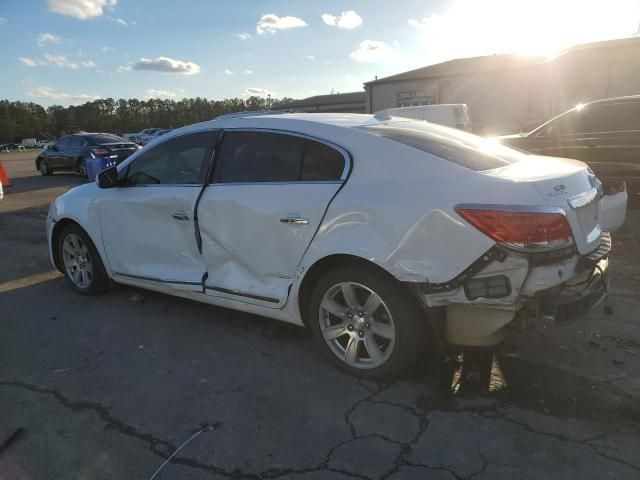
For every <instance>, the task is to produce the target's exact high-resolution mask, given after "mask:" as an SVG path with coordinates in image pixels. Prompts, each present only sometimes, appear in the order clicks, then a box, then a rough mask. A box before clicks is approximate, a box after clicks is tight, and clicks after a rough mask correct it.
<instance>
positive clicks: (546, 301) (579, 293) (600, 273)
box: [422, 233, 611, 346]
mask: <svg viewBox="0 0 640 480" xmlns="http://www.w3.org/2000/svg"><path fill="white" fill-rule="evenodd" d="M610 250H611V236H610V235H609V233H604V234H603V235H602V238H601V242H600V245H599V246H598V248H596V249H595V250H594V251H592V252H590V253H589V254H587V255H583V256H578V255H576V254H575V253H574V254H573V255H571V254H569V256H565V257H564V258H562V259H555V258H554V257H544V258H542V259H541V257H533V256H529V257H527V256H526V255H523V254H516V253H514V252H508V253H506V254H505V256H504V257H498V256H494V257H493V259H492V260H491V261H490V263H489V264H488V265H484V268H482V269H481V270H480V271H476V272H473V273H471V275H468V276H467V277H466V278H465V280H463V281H462V282H461V283H462V284H461V285H460V286H457V288H454V289H451V290H449V291H447V292H442V293H431V292H430V294H427V295H424V293H423V295H422V298H423V300H424V301H425V303H426V304H427V305H429V303H431V305H430V306H436V305H441V306H445V307H446V318H447V320H446V338H447V341H448V342H449V343H451V344H454V345H460V346H491V345H496V344H498V343H500V342H501V341H502V340H503V339H504V337H505V336H506V332H507V330H506V327H507V325H508V324H509V323H511V322H512V321H513V320H514V319H515V318H516V315H521V314H524V315H526V314H529V313H532V314H537V315H540V314H544V315H548V316H553V317H554V318H557V319H565V318H568V317H571V316H574V315H576V314H578V313H580V312H584V311H585V310H588V309H590V308H593V307H594V306H596V305H598V304H599V303H600V302H601V301H603V300H604V298H605V297H606V293H607V271H608V264H609V262H608V257H609V252H610ZM498 278H501V279H505V280H504V281H506V282H507V283H508V285H509V288H508V289H506V290H503V292H504V293H507V292H508V293H507V294H506V295H505V296H501V297H499V298H491V297H482V296H481V297H477V298H476V297H472V296H469V293H470V290H469V288H466V287H467V286H468V285H469V284H470V282H472V281H474V282H476V281H477V280H479V279H480V280H486V282H485V283H486V284H487V285H488V286H489V287H488V289H487V293H488V294H490V293H491V292H493V291H495V287H492V286H491V285H494V284H495V283H496V282H495V281H494V279H498ZM492 282H493V283H492Z"/></svg>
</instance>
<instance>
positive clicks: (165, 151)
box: [126, 132, 217, 186]
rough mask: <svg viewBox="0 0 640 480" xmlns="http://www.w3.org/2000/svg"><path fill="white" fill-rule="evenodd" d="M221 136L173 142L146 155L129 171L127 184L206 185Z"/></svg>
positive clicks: (205, 134)
mask: <svg viewBox="0 0 640 480" xmlns="http://www.w3.org/2000/svg"><path fill="white" fill-rule="evenodd" d="M216 135H217V132H198V133H190V134H187V135H182V136H180V137H176V138H172V139H170V140H167V141H166V142H163V143H161V144H159V145H156V146H154V147H153V148H151V149H150V150H149V151H146V152H144V153H142V154H141V155H140V156H139V157H138V158H136V159H135V160H134V161H133V163H132V164H131V165H129V167H128V171H127V177H126V184H127V185H128V186H136V185H185V184H187V185H196V184H201V183H203V180H204V176H205V174H206V170H207V167H208V165H209V159H210V158H211V155H212V153H213V146H214V144H215V139H216Z"/></svg>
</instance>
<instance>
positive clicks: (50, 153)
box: [36, 133, 140, 177]
mask: <svg viewBox="0 0 640 480" xmlns="http://www.w3.org/2000/svg"><path fill="white" fill-rule="evenodd" d="M138 148H140V147H139V146H138V145H136V144H135V143H133V142H129V141H127V140H125V139H124V138H122V137H118V136H117V135H113V134H111V133H75V134H73V135H67V136H66V137H62V138H61V139H60V140H58V141H57V142H56V144H55V145H49V146H48V147H47V148H45V149H44V150H43V151H42V152H40V155H38V158H36V168H37V169H38V170H40V173H41V174H42V175H51V174H52V173H53V172H54V171H56V170H67V171H73V172H78V173H79V174H80V175H82V176H83V177H86V176H87V168H86V166H85V160H86V159H88V158H96V157H108V158H112V159H114V160H115V161H116V164H118V163H120V162H122V161H123V160H124V159H125V158H127V157H128V156H129V155H131V154H132V153H133V152H135V151H136V150H138Z"/></svg>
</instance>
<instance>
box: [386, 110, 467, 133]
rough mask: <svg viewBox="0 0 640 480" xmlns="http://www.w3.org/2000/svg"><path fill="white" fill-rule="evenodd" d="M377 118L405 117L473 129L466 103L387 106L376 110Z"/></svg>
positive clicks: (462, 128) (461, 128)
mask: <svg viewBox="0 0 640 480" xmlns="http://www.w3.org/2000/svg"><path fill="white" fill-rule="evenodd" d="M375 115H376V117H377V118H385V117H404V118H412V119H415V120H424V121H426V122H431V123H437V124H439V125H444V126H446V127H453V128H457V129H460V130H465V131H467V132H470V131H471V128H472V126H471V116H470V115H469V107H467V105H466V104H464V103H443V104H440V105H419V106H416V107H397V108H386V109H384V110H380V111H378V112H376V114H375Z"/></svg>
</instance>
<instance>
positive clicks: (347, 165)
mask: <svg viewBox="0 0 640 480" xmlns="http://www.w3.org/2000/svg"><path fill="white" fill-rule="evenodd" d="M222 131H223V132H257V133H276V134H280V135H290V136H292V137H300V138H304V139H306V140H312V141H314V142H318V143H323V144H324V145H326V146H327V147H330V148H333V149H334V150H337V151H338V152H339V153H340V154H341V155H342V158H343V159H344V168H343V169H342V174H341V175H340V178H339V179H338V180H321V182H329V183H344V182H346V180H347V178H348V177H349V173H350V172H351V167H352V163H353V161H352V157H351V154H350V153H349V151H348V150H347V149H346V148H344V147H342V146H340V145H338V144H336V143H333V142H331V141H329V140H325V139H323V138H319V137H314V136H313V135H309V134H306V133H300V132H294V131H291V130H279V129H276V128H259V127H223V128H222ZM223 141H224V139H223ZM316 182H317V181H316V180H295V181H292V182H238V183H235V184H233V183H224V184H225V185H238V184H239V183H243V184H245V185H255V184H258V185H259V184H265V183H278V184H291V183H316ZM212 185H223V183H215V184H212Z"/></svg>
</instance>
